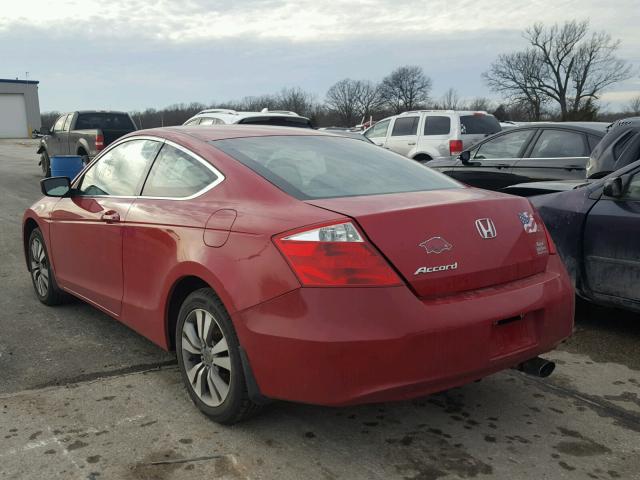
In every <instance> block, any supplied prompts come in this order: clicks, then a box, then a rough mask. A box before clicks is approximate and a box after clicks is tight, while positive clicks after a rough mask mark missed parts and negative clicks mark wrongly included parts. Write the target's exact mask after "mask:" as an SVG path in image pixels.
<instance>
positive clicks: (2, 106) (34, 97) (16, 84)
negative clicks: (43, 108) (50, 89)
mask: <svg viewBox="0 0 640 480" xmlns="http://www.w3.org/2000/svg"><path fill="white" fill-rule="evenodd" d="M38 83H40V82H37V81H35V80H4V79H1V78H0V138H28V137H31V132H32V131H33V130H35V129H38V130H39V129H40V102H39V100H38Z"/></svg>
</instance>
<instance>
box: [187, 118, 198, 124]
mask: <svg viewBox="0 0 640 480" xmlns="http://www.w3.org/2000/svg"><path fill="white" fill-rule="evenodd" d="M199 123H200V119H199V118H194V119H193V120H189V121H188V122H187V123H185V125H198V124H199Z"/></svg>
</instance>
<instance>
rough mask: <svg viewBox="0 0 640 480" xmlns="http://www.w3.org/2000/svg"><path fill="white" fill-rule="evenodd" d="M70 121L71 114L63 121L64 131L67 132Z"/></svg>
mask: <svg viewBox="0 0 640 480" xmlns="http://www.w3.org/2000/svg"><path fill="white" fill-rule="evenodd" d="M71 119H73V113H70V114H69V115H67V119H66V120H65V121H64V127H63V129H64V131H65V132H68V131H69V127H70V126H71Z"/></svg>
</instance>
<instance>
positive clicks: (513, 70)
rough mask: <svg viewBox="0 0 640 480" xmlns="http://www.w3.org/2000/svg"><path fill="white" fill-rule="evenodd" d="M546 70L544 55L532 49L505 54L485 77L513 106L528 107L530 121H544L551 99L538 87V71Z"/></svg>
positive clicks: (494, 89) (490, 85)
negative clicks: (546, 104) (544, 109)
mask: <svg viewBox="0 0 640 480" xmlns="http://www.w3.org/2000/svg"><path fill="white" fill-rule="evenodd" d="M541 68H542V61H541V58H540V56H539V55H538V54H537V53H536V52H535V51H534V50H532V49H529V50H526V51H524V52H515V53H509V54H503V55H500V56H499V57H498V60H496V61H495V62H494V63H493V64H492V65H491V67H490V69H489V71H488V72H485V73H483V74H482V76H483V77H484V79H485V81H486V82H487V84H488V85H489V88H491V89H492V90H493V91H495V92H499V93H502V94H503V95H506V97H507V98H508V100H510V102H511V103H513V104H519V105H521V106H524V107H525V108H526V110H527V111H528V112H529V114H528V117H529V119H530V120H533V121H537V120H540V119H541V116H542V107H543V105H544V104H545V103H546V102H548V98H547V97H546V96H545V95H544V94H543V93H542V92H541V91H540V90H538V88H537V82H536V79H535V77H536V75H537V73H536V72H537V71H538V70H540V69H541Z"/></svg>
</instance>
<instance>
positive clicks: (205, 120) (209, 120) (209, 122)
mask: <svg viewBox="0 0 640 480" xmlns="http://www.w3.org/2000/svg"><path fill="white" fill-rule="evenodd" d="M214 123H215V122H214V119H213V118H203V119H202V120H200V125H213V124H214Z"/></svg>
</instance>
